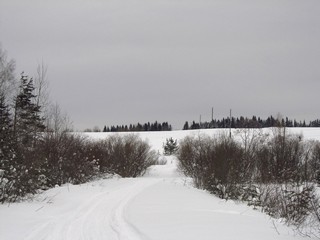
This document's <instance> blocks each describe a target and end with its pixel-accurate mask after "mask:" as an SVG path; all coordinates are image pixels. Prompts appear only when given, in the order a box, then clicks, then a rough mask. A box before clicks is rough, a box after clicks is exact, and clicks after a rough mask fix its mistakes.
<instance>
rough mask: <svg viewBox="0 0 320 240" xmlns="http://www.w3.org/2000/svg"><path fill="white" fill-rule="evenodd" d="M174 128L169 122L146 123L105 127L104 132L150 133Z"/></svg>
mask: <svg viewBox="0 0 320 240" xmlns="http://www.w3.org/2000/svg"><path fill="white" fill-rule="evenodd" d="M171 130H172V127H171V125H170V124H169V123H168V122H163V123H158V122H157V121H155V122H154V123H150V122H148V123H145V124H140V123H137V124H130V125H129V126H128V125H120V126H119V125H117V126H111V127H107V126H104V128H103V132H148V131H171Z"/></svg>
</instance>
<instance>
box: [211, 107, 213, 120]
mask: <svg viewBox="0 0 320 240" xmlns="http://www.w3.org/2000/svg"><path fill="white" fill-rule="evenodd" d="M211 122H212V123H213V107H212V109H211Z"/></svg>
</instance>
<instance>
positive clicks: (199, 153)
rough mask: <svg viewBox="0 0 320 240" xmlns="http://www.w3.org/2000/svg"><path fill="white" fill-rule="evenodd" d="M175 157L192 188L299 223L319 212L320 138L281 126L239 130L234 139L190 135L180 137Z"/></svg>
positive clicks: (222, 136) (223, 136)
mask: <svg viewBox="0 0 320 240" xmlns="http://www.w3.org/2000/svg"><path fill="white" fill-rule="evenodd" d="M177 157H178V159H179V162H180V163H179V167H180V169H181V171H182V172H184V173H185V174H186V175H187V176H190V177H192V178H193V179H194V183H195V186H196V187H198V188H202V189H205V190H207V191H209V192H211V193H213V194H215V195H217V196H219V197H220V198H223V199H238V200H243V201H247V202H248V203H249V204H251V205H254V206H260V207H261V208H262V210H263V211H265V212H267V213H268V214H270V215H272V216H274V217H278V218H285V219H286V220H287V221H288V222H289V223H292V224H297V225H300V224H302V223H303V222H304V221H305V220H306V218H307V217H309V216H310V214H311V213H315V211H316V212H318V211H319V202H318V200H317V198H318V197H317V196H316V192H315V184H316V183H318V182H319V175H320V143H319V142H317V141H304V140H303V139H302V137H301V136H297V135H290V134H288V133H287V132H286V129H285V128H275V129H274V133H273V134H270V135H265V134H262V133H261V131H260V130H257V129H242V130H241V132H239V134H238V135H237V136H234V137H232V138H230V137H229V136H226V135H221V136H218V137H209V136H206V135H199V136H193V137H190V136H189V137H186V138H185V139H183V140H182V141H181V142H180V144H179V151H178V153H177ZM315 206H316V208H315ZM315 209H316V210H315ZM319 222H320V221H319Z"/></svg>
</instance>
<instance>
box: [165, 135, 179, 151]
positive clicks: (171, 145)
mask: <svg viewBox="0 0 320 240" xmlns="http://www.w3.org/2000/svg"><path fill="white" fill-rule="evenodd" d="M163 150H164V155H172V154H174V153H176V152H177V150H178V143H177V140H173V138H172V137H171V138H169V139H166V144H164V145H163Z"/></svg>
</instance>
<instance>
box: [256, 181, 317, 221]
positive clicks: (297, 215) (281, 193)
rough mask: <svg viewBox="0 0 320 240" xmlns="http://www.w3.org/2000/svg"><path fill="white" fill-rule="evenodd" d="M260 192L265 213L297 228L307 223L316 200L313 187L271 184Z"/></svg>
mask: <svg viewBox="0 0 320 240" xmlns="http://www.w3.org/2000/svg"><path fill="white" fill-rule="evenodd" d="M260 190H261V195H260V200H261V206H262V209H263V211H264V212H266V213H268V214H269V215H271V216H272V217H275V218H283V219H285V221H286V222H287V223H289V224H292V225H295V226H300V225H301V224H302V223H303V222H305V220H306V219H307V217H308V216H309V215H310V213H311V211H312V208H313V206H312V203H313V202H314V201H315V199H316V196H315V188H314V186H313V185H305V186H298V185H293V184H285V185H283V184H272V185H271V184H269V185H263V186H261V188H260Z"/></svg>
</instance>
